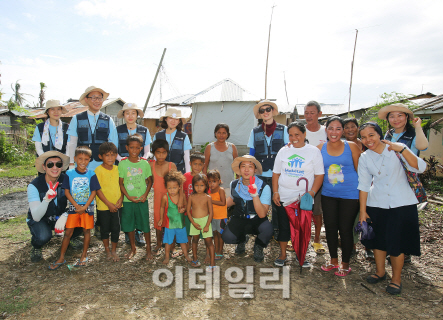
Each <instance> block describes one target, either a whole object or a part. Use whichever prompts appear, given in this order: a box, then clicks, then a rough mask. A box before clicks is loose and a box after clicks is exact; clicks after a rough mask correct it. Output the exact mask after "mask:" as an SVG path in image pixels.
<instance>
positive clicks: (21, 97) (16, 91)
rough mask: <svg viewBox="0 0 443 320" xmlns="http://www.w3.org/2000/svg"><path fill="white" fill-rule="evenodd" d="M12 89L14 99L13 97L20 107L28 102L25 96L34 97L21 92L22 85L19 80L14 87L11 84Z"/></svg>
mask: <svg viewBox="0 0 443 320" xmlns="http://www.w3.org/2000/svg"><path fill="white" fill-rule="evenodd" d="M11 89H12V92H13V94H12V97H13V99H14V101H15V103H17V104H18V105H19V106H20V107H22V106H23V104H24V102H27V100H26V99H25V96H31V97H32V95H30V94H28V93H22V92H20V89H21V85H20V83H19V80H17V81H16V82H15V84H14V85H12V84H11Z"/></svg>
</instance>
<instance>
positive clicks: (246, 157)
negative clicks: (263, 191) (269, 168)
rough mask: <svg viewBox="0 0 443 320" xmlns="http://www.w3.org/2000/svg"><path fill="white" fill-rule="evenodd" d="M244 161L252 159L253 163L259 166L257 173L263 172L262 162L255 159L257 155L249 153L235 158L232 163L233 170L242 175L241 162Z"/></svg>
mask: <svg viewBox="0 0 443 320" xmlns="http://www.w3.org/2000/svg"><path fill="white" fill-rule="evenodd" d="M243 161H250V162H252V163H253V164H255V167H256V168H257V172H256V174H257V175H260V174H262V171H263V169H262V166H261V164H260V162H258V160H257V159H255V157H253V156H250V155H249V154H247V155H244V156H243V157H237V158H235V159H234V161H233V162H232V164H231V168H232V171H234V173H236V174H238V175H240V163H242V162H243Z"/></svg>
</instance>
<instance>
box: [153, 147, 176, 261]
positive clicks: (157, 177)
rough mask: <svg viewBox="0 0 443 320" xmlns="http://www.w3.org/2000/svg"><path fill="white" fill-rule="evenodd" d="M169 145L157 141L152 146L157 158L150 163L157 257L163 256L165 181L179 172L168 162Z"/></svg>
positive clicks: (155, 251)
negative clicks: (162, 202) (168, 176)
mask: <svg viewBox="0 0 443 320" xmlns="http://www.w3.org/2000/svg"><path fill="white" fill-rule="evenodd" d="M168 152H169V145H168V142H167V141H166V140H163V139H158V140H155V141H154V143H153V144H152V153H153V154H154V156H155V159H156V160H155V161H152V162H151V163H150V165H151V171H152V178H153V179H154V183H153V186H154V228H155V235H156V237H157V245H156V246H155V248H154V250H153V251H154V254H155V255H156V256H158V255H160V254H161V247H162V228H163V227H164V225H163V224H159V223H158V222H159V221H160V218H162V221H165V220H164V219H163V214H164V211H161V210H160V206H161V201H162V199H163V196H164V195H165V194H166V192H167V190H166V188H165V180H164V177H165V176H166V175H167V174H168V173H169V172H170V171H171V170H174V171H177V167H176V166H175V164H174V163H173V162H169V161H166V157H167V156H168Z"/></svg>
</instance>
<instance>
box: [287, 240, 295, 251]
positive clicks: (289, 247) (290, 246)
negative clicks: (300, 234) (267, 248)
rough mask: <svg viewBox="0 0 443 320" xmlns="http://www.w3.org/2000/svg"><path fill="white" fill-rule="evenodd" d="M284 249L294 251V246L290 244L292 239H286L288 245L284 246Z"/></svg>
mask: <svg viewBox="0 0 443 320" xmlns="http://www.w3.org/2000/svg"><path fill="white" fill-rule="evenodd" d="M286 251H291V252H294V247H293V246H292V241H291V240H289V241H288V246H287V247H286Z"/></svg>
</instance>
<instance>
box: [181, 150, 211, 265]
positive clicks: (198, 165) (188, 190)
mask: <svg viewBox="0 0 443 320" xmlns="http://www.w3.org/2000/svg"><path fill="white" fill-rule="evenodd" d="M204 164H205V157H204V156H203V155H202V154H200V153H193V154H191V161H190V165H191V172H186V173H185V174H184V176H185V182H184V183H183V192H184V193H185V197H186V201H188V200H189V196H190V195H191V194H192V192H193V189H192V178H194V177H195V175H197V174H199V173H201V172H202V170H203V167H204ZM187 214H191V213H190V212H189V213H187ZM187 214H186V215H185V225H186V233H187V235H188V243H187V244H186V248H187V249H188V251H189V249H190V247H191V239H192V237H191V235H190V234H189V230H190V228H191V221H189V218H188V216H187ZM208 257H209V256H208V255H207V256H206V258H208ZM205 261H206V260H205ZM208 263H209V262H208Z"/></svg>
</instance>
